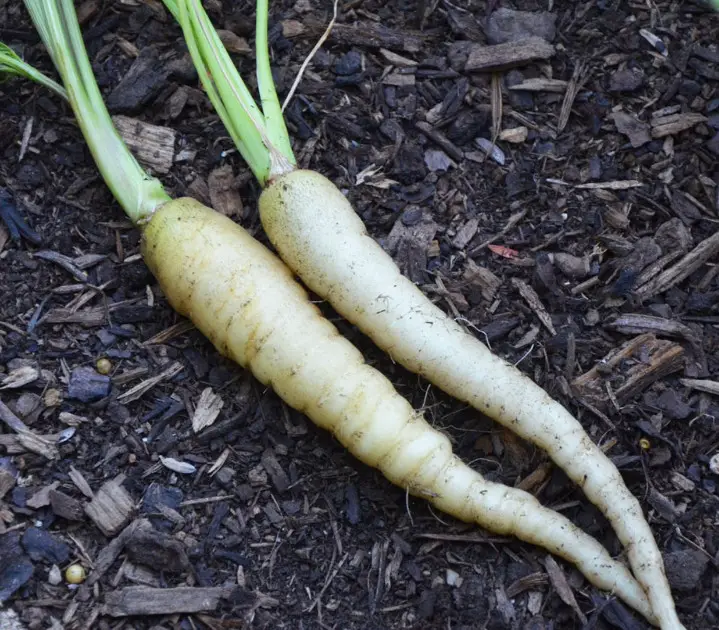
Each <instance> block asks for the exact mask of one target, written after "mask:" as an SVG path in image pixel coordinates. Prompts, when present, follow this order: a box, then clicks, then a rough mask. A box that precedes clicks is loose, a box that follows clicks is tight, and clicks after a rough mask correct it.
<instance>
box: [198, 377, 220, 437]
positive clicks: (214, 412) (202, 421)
mask: <svg viewBox="0 0 719 630" xmlns="http://www.w3.org/2000/svg"><path fill="white" fill-rule="evenodd" d="M224 404H225V403H224V401H223V400H222V398H220V396H219V395H218V394H215V393H214V392H213V391H212V388H211V387H207V388H205V389H204V390H202V394H200V400H198V401H197V407H196V408H195V413H194V414H193V415H192V430H193V431H194V432H195V433H197V432H198V431H202V429H205V428H207V427H209V426H210V425H212V423H213V422H214V421H215V420H216V419H217V416H219V415H220V411H222V407H223V406H224Z"/></svg>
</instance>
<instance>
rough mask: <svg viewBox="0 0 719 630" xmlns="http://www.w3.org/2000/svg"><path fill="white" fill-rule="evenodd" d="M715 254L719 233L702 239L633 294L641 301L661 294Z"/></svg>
mask: <svg viewBox="0 0 719 630" xmlns="http://www.w3.org/2000/svg"><path fill="white" fill-rule="evenodd" d="M717 254H719V232H716V233H715V234H713V235H712V236H710V237H709V238H707V239H704V240H703V241H702V242H701V243H699V244H698V245H697V246H696V247H695V248H694V249H693V250H692V251H690V252H689V253H688V254H686V255H685V256H684V257H683V258H682V259H681V260H680V261H679V262H678V263H676V264H675V265H673V266H672V267H670V268H669V269H667V270H666V271H664V272H662V273H660V274H659V275H658V276H656V277H655V278H654V279H653V280H652V281H650V282H647V283H646V284H645V285H644V286H641V287H639V288H638V289H637V290H636V291H635V294H636V295H637V296H638V297H639V298H640V299H642V300H648V299H650V298H652V297H654V296H655V295H658V294H659V293H663V292H664V291H666V290H667V289H670V288H671V287H673V286H674V285H675V284H678V283H679V282H681V281H682V280H684V279H685V278H687V277H688V276H690V275H691V274H693V273H694V272H695V271H696V270H697V269H699V267H701V266H702V265H703V264H705V263H706V262H707V261H708V260H709V259H711V258H713V257H714V256H716V255H717Z"/></svg>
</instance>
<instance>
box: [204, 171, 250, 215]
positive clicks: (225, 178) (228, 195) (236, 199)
mask: <svg viewBox="0 0 719 630" xmlns="http://www.w3.org/2000/svg"><path fill="white" fill-rule="evenodd" d="M207 186H208V188H209V191H210V202H211V203H212V207H213V208H214V209H215V210H217V211H218V212H220V213H222V214H224V215H225V216H226V217H238V218H242V217H243V216H244V207H243V204H242V197H241V196H240V189H239V186H238V184H237V179H236V178H235V175H234V173H233V172H232V166H231V165H230V164H225V165H224V166H220V167H218V168H216V169H214V170H213V171H212V172H211V173H210V176H209V177H208V179H207Z"/></svg>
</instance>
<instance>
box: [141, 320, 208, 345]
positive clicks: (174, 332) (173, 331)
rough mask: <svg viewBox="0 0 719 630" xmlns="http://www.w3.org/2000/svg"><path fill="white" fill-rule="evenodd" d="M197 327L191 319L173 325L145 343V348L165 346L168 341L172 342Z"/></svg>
mask: <svg viewBox="0 0 719 630" xmlns="http://www.w3.org/2000/svg"><path fill="white" fill-rule="evenodd" d="M194 328H195V325H194V324H193V323H192V322H191V321H190V320H189V319H183V320H182V321H179V322H177V323H176V324H173V325H172V326H170V327H169V328H165V330H162V331H160V332H159V333H157V334H156V335H154V336H152V337H150V338H149V339H148V340H147V341H143V342H142V345H143V346H155V345H158V344H164V343H167V342H168V341H172V340H173V339H175V338H176V337H179V336H180V335H184V334H185V333H186V332H189V331H191V330H194Z"/></svg>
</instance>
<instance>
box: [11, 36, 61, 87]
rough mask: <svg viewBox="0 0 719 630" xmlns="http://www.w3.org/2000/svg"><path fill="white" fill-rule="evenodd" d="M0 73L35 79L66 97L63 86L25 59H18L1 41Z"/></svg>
mask: <svg viewBox="0 0 719 630" xmlns="http://www.w3.org/2000/svg"><path fill="white" fill-rule="evenodd" d="M0 74H9V75H16V76H19V77H25V78H26V79H30V80H31V81H35V83H38V84H40V85H42V86H43V87H46V88H48V89H49V90H52V91H53V92H55V94H57V95H58V96H61V97H62V98H64V99H67V92H66V91H65V88H64V87H62V86H61V85H60V84H59V83H57V82H55V81H53V80H52V79H51V78H50V77H47V76H45V75H44V74H43V73H42V72H40V71H39V70H38V69H37V68H34V67H33V66H31V65H30V64H29V63H27V62H26V61H23V60H22V59H20V57H19V56H18V54H17V53H16V52H15V51H14V50H13V49H12V48H10V46H7V45H6V44H3V43H2V42H0Z"/></svg>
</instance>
